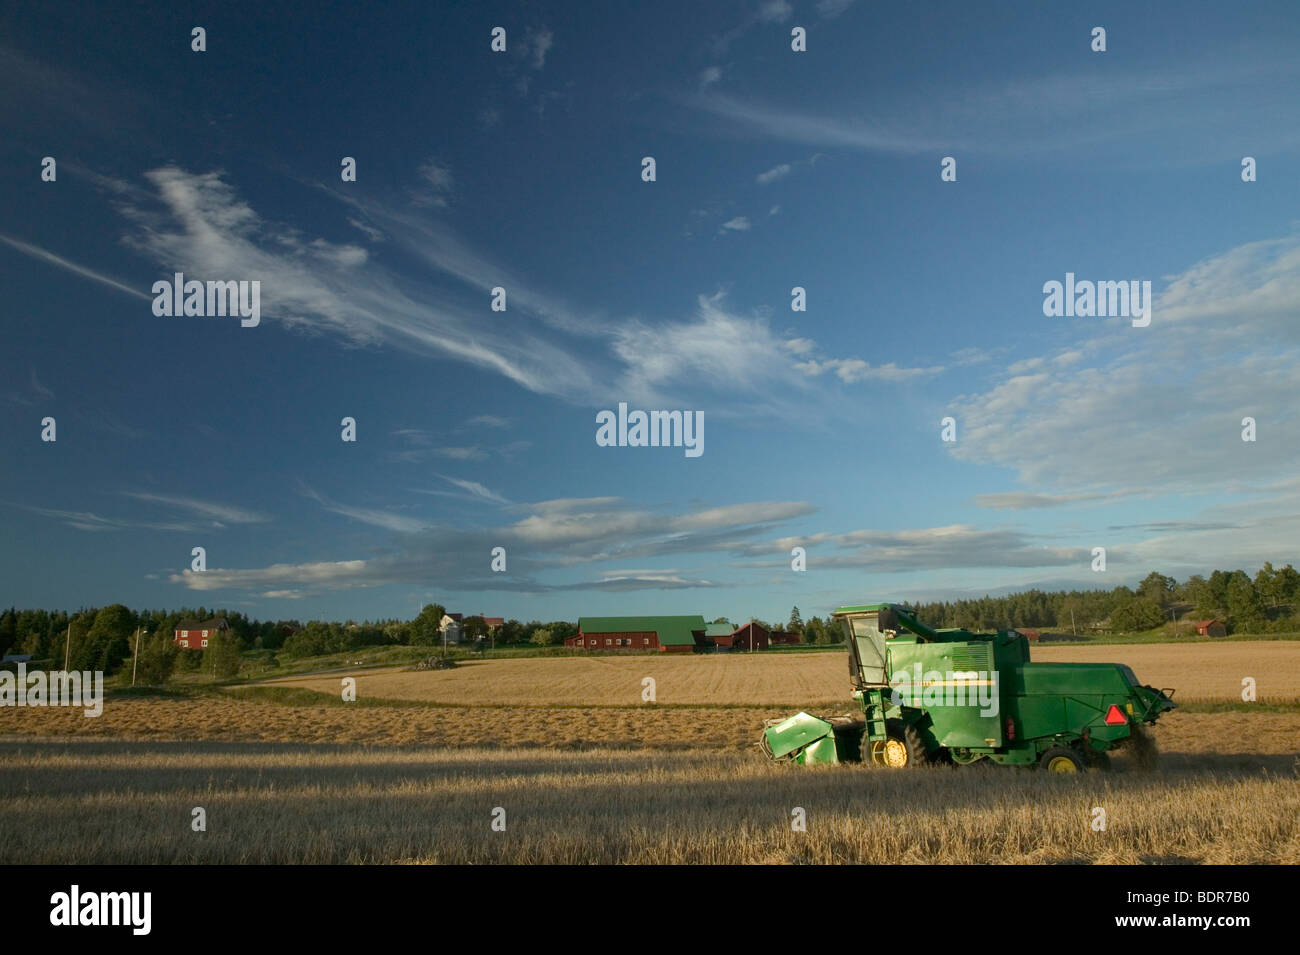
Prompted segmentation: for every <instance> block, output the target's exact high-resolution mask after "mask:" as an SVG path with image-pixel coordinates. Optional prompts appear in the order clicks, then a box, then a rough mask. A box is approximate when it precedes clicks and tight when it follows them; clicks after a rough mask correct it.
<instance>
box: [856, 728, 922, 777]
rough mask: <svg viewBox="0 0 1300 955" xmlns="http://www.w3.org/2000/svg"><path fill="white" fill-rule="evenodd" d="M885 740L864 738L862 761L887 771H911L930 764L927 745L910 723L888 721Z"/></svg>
mask: <svg viewBox="0 0 1300 955" xmlns="http://www.w3.org/2000/svg"><path fill="white" fill-rule="evenodd" d="M885 732H886V733H887V734H888V735H887V738H886V739H884V740H875V741H873V740H872V739H871V738H870V737H869V736H865V735H864V736H863V737H862V761H863V762H864V763H870V764H871V765H873V766H884V767H885V768H887V769H911V768H912V767H913V766H920V765H922V764H923V763H926V762H929V754H928V753H927V752H926V749H925V743H923V742H922V741H921V734H920V733H918V732H917V731H916V728H915V727H913V726H912V725H911V724H910V723H904V722H903V721H902V720H888V721H886V723H885Z"/></svg>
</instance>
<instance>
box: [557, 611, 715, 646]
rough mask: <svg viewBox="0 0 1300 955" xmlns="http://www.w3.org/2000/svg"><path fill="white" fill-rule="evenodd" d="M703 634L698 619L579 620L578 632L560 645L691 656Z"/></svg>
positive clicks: (700, 622) (636, 618) (702, 644)
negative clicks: (650, 651) (689, 654)
mask: <svg viewBox="0 0 1300 955" xmlns="http://www.w3.org/2000/svg"><path fill="white" fill-rule="evenodd" d="M704 631H705V623H704V618H703V617H702V616H694V617H579V618H578V632H577V633H576V634H575V635H574V636H572V637H569V638H568V639H567V640H565V641H564V645H565V646H566V647H574V648H576V649H582V650H658V651H659V652H660V653H692V652H694V650H695V649H696V648H697V647H700V648H703V647H704V646H705V638H704Z"/></svg>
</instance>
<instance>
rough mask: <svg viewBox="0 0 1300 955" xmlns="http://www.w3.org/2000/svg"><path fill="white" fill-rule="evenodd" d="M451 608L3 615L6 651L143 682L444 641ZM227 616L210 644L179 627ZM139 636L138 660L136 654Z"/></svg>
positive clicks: (555, 635)
mask: <svg viewBox="0 0 1300 955" xmlns="http://www.w3.org/2000/svg"><path fill="white" fill-rule="evenodd" d="M445 613H446V609H445V608H444V607H443V606H442V605H441V604H429V605H427V606H425V607H424V609H423V610H421V611H420V613H419V614H418V615H417V616H416V617H415V618H414V619H412V620H399V619H390V620H379V621H365V622H362V623H357V622H355V621H350V620H349V621H346V622H343V623H339V622H336V621H321V620H310V621H308V622H306V623H302V622H301V621H299V620H256V619H250V618H249V617H248V616H246V615H245V614H243V613H241V612H239V611H237V610H218V609H216V608H213V609H209V608H207V607H197V608H194V607H183V608H181V609H179V610H174V611H167V610H142V611H135V610H132V609H131V608H129V607H127V606H125V605H123V604H110V605H109V606H107V607H97V608H95V607H92V608H83V609H81V610H78V611H75V612H72V613H68V612H66V611H62V610H18V609H17V608H13V607H11V608H10V609H8V610H6V611H4V612H3V613H0V656H3V655H5V654H11V653H12V654H28V655H30V656H31V657H32V659H33V662H39V663H40V664H41V665H43V666H46V667H48V668H50V669H62V668H63V667H64V665H65V662H66V665H67V668H68V669H70V670H100V671H102V672H103V673H105V674H113V673H117V672H120V671H121V670H122V669H123V668H124V667H125V668H130V667H132V666H134V668H135V671H136V680H137V682H138V683H141V684H145V685H151V684H159V683H163V682H165V681H166V680H167V679H168V677H170V676H171V674H172V673H173V672H174V671H175V670H176V669H178V668H179V669H181V670H191V671H202V672H204V673H208V674H211V675H212V676H214V677H218V678H224V677H231V676H234V675H236V674H237V673H238V672H239V665H240V658H241V654H242V653H243V652H244V651H247V650H268V651H274V652H275V653H276V654H278V655H279V656H283V657H285V658H286V659H294V658H299V657H312V656H322V655H324V654H330V653H347V652H349V651H351V650H357V649H360V648H362V647H374V646H428V647H434V646H438V645H440V644H441V643H442V634H441V632H440V630H439V624H440V622H441V621H442V617H443V615H444V614H445ZM214 617H216V618H224V619H225V621H226V623H227V624H228V625H229V628H230V629H229V631H227V632H220V631H214V632H213V633H212V634H210V635H209V637H208V646H207V647H206V648H204V649H201V650H199V649H194V650H182V649H181V648H180V647H179V646H177V644H176V642H175V631H176V628H177V625H178V624H179V623H180V622H181V621H182V620H194V621H204V620H209V619H211V618H214ZM461 625H462V630H463V632H464V634H465V637H466V639H467V640H469V641H471V642H474V643H483V642H486V641H488V640H489V639H491V640H492V642H493V643H495V644H496V645H497V646H519V645H529V644H531V645H534V646H549V645H551V644H556V643H563V642H564V640H565V639H567V638H568V637H570V636H573V635H574V634H576V633H577V632H578V628H577V626H576V625H575V624H572V623H569V622H567V621H563V620H556V621H551V622H549V623H543V622H542V621H538V620H533V621H529V622H528V623H523V622H521V621H519V620H507V621H506V622H505V624H504V625H503V626H501V627H499V628H498V629H497V631H496V633H494V634H493V633H491V632H490V628H489V627H488V625H487V622H486V621H485V620H484V619H483V618H482V617H481V616H469V617H465V618H464V619H463V620H462V621H461ZM137 634H139V648H140V652H139V659H138V660H137V659H135V658H134V657H135V647H136V637H137Z"/></svg>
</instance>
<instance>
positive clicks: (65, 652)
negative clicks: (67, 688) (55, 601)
mask: <svg viewBox="0 0 1300 955" xmlns="http://www.w3.org/2000/svg"><path fill="white" fill-rule="evenodd" d="M71 652H72V618H71V617H69V618H68V641H67V643H65V644H64V645H63V672H64V673H67V672H68V654H69V653H71Z"/></svg>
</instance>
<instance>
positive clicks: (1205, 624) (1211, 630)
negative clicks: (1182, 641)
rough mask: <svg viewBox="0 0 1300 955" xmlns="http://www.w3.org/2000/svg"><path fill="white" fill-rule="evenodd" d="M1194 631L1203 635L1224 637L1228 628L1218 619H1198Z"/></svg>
mask: <svg viewBox="0 0 1300 955" xmlns="http://www.w3.org/2000/svg"><path fill="white" fill-rule="evenodd" d="M1196 632H1197V633H1198V634H1200V635H1201V636H1203V637H1226V636H1227V635H1228V628H1227V627H1225V626H1224V625H1223V622H1222V621H1219V620H1198V621H1196Z"/></svg>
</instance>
